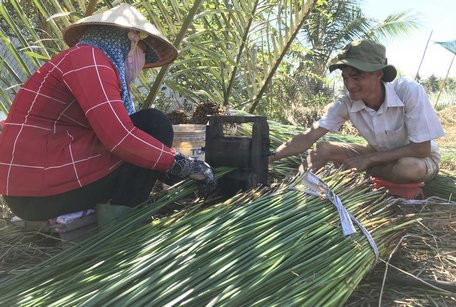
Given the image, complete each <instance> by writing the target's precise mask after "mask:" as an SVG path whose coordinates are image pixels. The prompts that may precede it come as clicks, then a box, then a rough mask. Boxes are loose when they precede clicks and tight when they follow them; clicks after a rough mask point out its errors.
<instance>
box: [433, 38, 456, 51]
mask: <svg viewBox="0 0 456 307" xmlns="http://www.w3.org/2000/svg"><path fill="white" fill-rule="evenodd" d="M435 43H436V44H440V45H442V46H443V47H444V48H445V49H447V50H448V51H450V52H452V53H454V54H456V40H454V41H449V42H435Z"/></svg>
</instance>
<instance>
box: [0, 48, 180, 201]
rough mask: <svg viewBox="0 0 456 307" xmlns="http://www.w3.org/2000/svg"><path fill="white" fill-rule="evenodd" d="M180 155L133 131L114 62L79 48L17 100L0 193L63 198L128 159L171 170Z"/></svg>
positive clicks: (6, 135) (2, 148) (1, 138)
mask: <svg viewBox="0 0 456 307" xmlns="http://www.w3.org/2000/svg"><path fill="white" fill-rule="evenodd" d="M174 155H175V153H174V151H173V150H172V149H171V148H168V147H166V146H165V145H164V144H162V143H161V142H160V141H158V140H157V139H155V138H153V137H151V136H150V135H148V134H147V133H145V132H143V131H141V130H140V129H138V128H136V127H135V126H134V125H133V123H132V122H131V120H130V117H129V116H128V114H127V112H126V110H125V108H124V106H123V102H122V100H121V97H120V83H119V77H118V74H117V70H116V69H115V66H114V65H113V64H112V62H111V61H110V60H109V58H108V57H107V56H106V55H105V54H104V53H103V52H102V51H101V50H99V49H98V48H95V47H92V46H87V45H83V46H76V47H73V48H70V49H67V50H65V51H63V52H62V53H60V54H59V55H57V56H55V57H54V58H52V59H51V60H50V61H49V62H47V63H46V64H44V65H43V66H42V67H41V68H40V69H39V70H38V71H37V72H35V73H34V74H33V75H32V76H31V77H30V78H29V79H28V80H27V81H26V82H25V84H24V85H23V87H22V88H21V89H20V90H19V92H18V93H17V95H16V97H15V98H14V101H13V103H12V105H11V109H10V111H9V114H8V117H7V119H6V122H5V126H4V129H3V131H2V132H1V134H0V194H2V195H9V196H45V195H54V194H59V193H63V192H66V191H70V190H73V189H76V188H79V187H82V186H85V185H87V184H89V183H91V182H93V181H95V180H97V179H100V178H102V177H104V176H106V175H107V174H108V173H110V172H112V171H113V170H114V169H115V168H117V167H118V166H120V165H121V164H122V163H123V162H124V161H127V162H129V163H132V164H135V165H138V166H141V167H144V168H149V169H155V170H159V171H166V170H168V169H169V168H170V167H171V166H172V164H173V161H174Z"/></svg>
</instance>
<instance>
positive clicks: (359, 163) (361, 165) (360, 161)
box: [343, 155, 371, 172]
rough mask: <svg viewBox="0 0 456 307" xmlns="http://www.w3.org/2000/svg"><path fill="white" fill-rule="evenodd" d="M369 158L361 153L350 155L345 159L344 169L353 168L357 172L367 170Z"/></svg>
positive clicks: (369, 162)
mask: <svg viewBox="0 0 456 307" xmlns="http://www.w3.org/2000/svg"><path fill="white" fill-rule="evenodd" d="M370 164H371V160H370V158H369V155H362V156H357V157H352V158H348V159H345V160H344V162H343V165H344V167H345V168H346V169H355V170H356V171H357V172H362V171H365V170H367V168H368V167H369V166H370Z"/></svg>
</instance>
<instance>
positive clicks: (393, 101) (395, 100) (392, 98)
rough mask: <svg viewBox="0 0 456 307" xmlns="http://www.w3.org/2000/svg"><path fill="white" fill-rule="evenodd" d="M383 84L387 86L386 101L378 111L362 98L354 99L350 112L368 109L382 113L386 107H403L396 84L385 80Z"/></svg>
mask: <svg viewBox="0 0 456 307" xmlns="http://www.w3.org/2000/svg"><path fill="white" fill-rule="evenodd" d="M383 85H384V87H385V101H383V104H382V105H381V106H380V108H379V109H378V111H375V110H373V109H371V108H368V107H367V106H366V104H365V103H364V101H362V100H354V101H353V100H352V106H351V108H350V112H353V113H355V112H359V111H361V110H366V111H368V112H373V113H377V114H381V113H383V112H384V110H385V109H386V108H394V107H403V106H404V103H403V102H402V101H401V99H400V98H399V96H397V94H396V91H395V90H394V85H393V84H392V83H391V82H383ZM349 97H350V96H349Z"/></svg>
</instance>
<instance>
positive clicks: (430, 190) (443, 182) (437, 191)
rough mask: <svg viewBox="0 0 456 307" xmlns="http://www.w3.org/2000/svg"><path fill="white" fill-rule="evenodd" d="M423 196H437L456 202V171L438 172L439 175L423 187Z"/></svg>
mask: <svg viewBox="0 0 456 307" xmlns="http://www.w3.org/2000/svg"><path fill="white" fill-rule="evenodd" d="M423 190H424V194H425V195H426V196H427V197H429V196H438V197H440V198H443V199H447V200H450V201H453V202H454V201H456V171H449V170H440V171H439V174H438V175H437V176H436V177H435V178H434V179H432V180H431V181H429V182H426V184H425V186H424V189H423Z"/></svg>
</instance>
